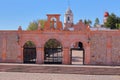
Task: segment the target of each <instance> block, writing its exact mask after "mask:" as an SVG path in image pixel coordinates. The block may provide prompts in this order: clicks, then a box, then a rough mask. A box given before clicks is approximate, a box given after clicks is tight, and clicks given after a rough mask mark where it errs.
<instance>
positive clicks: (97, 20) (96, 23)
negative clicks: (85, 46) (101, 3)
mask: <svg viewBox="0 0 120 80" xmlns="http://www.w3.org/2000/svg"><path fill="white" fill-rule="evenodd" d="M99 23H100V22H99V19H98V18H96V19H95V23H94V26H95V27H96V26H97V25H99Z"/></svg>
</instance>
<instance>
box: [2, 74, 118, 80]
mask: <svg viewBox="0 0 120 80" xmlns="http://www.w3.org/2000/svg"><path fill="white" fill-rule="evenodd" d="M0 80H120V76H119V75H80V74H52V73H51V74H50V73H19V72H0Z"/></svg>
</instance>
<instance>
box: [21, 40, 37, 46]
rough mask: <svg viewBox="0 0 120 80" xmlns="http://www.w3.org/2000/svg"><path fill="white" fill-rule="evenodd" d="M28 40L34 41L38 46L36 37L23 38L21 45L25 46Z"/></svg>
mask: <svg viewBox="0 0 120 80" xmlns="http://www.w3.org/2000/svg"><path fill="white" fill-rule="evenodd" d="M28 41H31V42H33V43H34V44H35V45H36V47H37V46H38V44H37V41H36V40H35V39H31V38H29V39H24V40H22V44H21V46H22V47H23V46H24V44H25V43H26V42H28Z"/></svg>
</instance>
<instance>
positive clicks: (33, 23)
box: [27, 20, 46, 31]
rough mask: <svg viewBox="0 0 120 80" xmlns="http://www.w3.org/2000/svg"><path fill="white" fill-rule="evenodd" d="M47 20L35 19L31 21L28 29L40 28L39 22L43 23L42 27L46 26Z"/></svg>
mask: <svg viewBox="0 0 120 80" xmlns="http://www.w3.org/2000/svg"><path fill="white" fill-rule="evenodd" d="M45 21H46V20H37V21H33V22H30V24H29V26H28V28H27V30H32V31H33V30H37V29H38V24H39V23H40V24H41V29H43V28H44V25H45Z"/></svg>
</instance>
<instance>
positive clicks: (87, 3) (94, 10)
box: [0, 0, 120, 30]
mask: <svg viewBox="0 0 120 80" xmlns="http://www.w3.org/2000/svg"><path fill="white" fill-rule="evenodd" d="M70 7H71V9H72V11H73V14H74V23H77V22H78V21H79V20H80V19H90V20H92V21H93V23H94V20H95V18H96V17H98V18H99V20H100V23H102V22H103V15H104V12H105V11H108V12H109V13H112V12H113V13H115V14H116V15H117V16H120V0H70ZM67 8H68V0H0V30H17V29H18V26H19V25H21V26H22V28H23V29H26V28H27V27H28V25H29V23H30V22H31V21H34V20H37V19H46V18H47V17H46V14H54V13H58V14H61V21H62V22H63V17H64V13H65V11H66V9H67Z"/></svg>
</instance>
